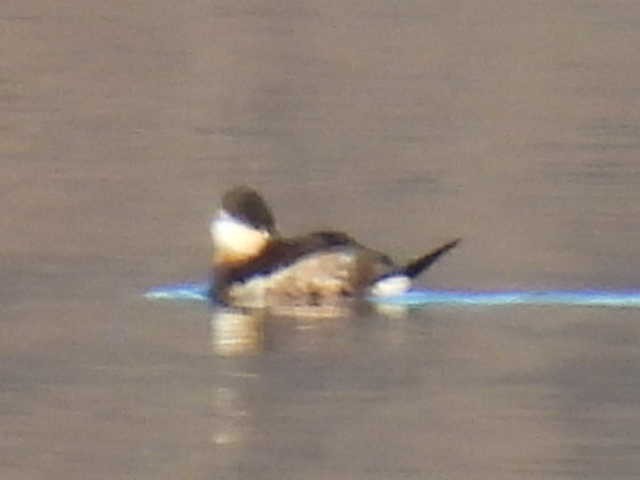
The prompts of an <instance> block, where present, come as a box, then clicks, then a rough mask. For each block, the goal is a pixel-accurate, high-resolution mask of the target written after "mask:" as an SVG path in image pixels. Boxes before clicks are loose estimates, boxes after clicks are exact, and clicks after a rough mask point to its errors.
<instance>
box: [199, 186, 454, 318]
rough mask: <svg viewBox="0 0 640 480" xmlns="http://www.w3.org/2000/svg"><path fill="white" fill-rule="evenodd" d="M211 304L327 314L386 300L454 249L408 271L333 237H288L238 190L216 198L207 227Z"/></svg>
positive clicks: (248, 193) (247, 191) (255, 196)
mask: <svg viewBox="0 0 640 480" xmlns="http://www.w3.org/2000/svg"><path fill="white" fill-rule="evenodd" d="M209 230H210V234H211V241H212V244H213V255H212V262H211V268H210V272H211V286H210V289H209V295H210V297H211V299H212V300H213V301H214V302H216V303H218V304H221V305H225V306H234V307H254V308H265V307H270V306H271V307H276V306H285V305H301V306H326V305H335V304H338V303H342V302H345V301H348V300H349V299H366V298H370V297H390V296H395V295H401V294H402V293H404V292H406V291H408V290H409V289H410V288H411V284H412V282H413V280H414V279H415V278H416V277H418V276H419V275H420V274H422V273H423V272H425V271H426V270H427V269H428V268H429V267H430V266H431V265H433V264H434V263H435V262H436V261H437V260H439V259H440V258H441V257H442V256H443V255H444V254H446V253H447V252H449V251H450V250H451V249H453V248H454V247H455V246H457V245H458V244H459V243H460V238H456V239H454V240H451V241H449V242H446V243H445V244H443V245H441V246H439V247H437V248H435V249H433V250H430V251H429V252H427V253H425V254H423V255H421V256H418V257H417V258H415V259H413V260H411V261H409V262H407V263H396V262H395V261H393V260H392V258H391V257H390V256H388V255H386V254H384V253H381V252H379V251H377V250H375V249H372V248H369V247H367V246H365V245H363V244H361V243H359V242H358V241H356V240H355V239H354V238H352V237H351V236H350V235H348V234H346V233H344V232H341V231H337V230H318V231H314V232H310V233H307V234H304V235H299V236H292V237H286V236H283V235H281V234H280V233H279V231H278V229H277V228H276V222H275V218H274V216H273V213H272V211H271V208H270V207H269V206H268V204H267V202H266V201H265V200H264V198H263V197H262V196H261V195H260V194H259V193H258V192H257V191H256V190H255V189H254V188H252V187H249V186H246V185H241V186H237V187H233V188H231V189H229V190H228V191H227V192H226V193H224V195H223V196H222V202H221V205H220V207H219V209H218V211H217V213H216V214H215V216H214V217H213V219H212V220H211V222H210V225H209Z"/></svg>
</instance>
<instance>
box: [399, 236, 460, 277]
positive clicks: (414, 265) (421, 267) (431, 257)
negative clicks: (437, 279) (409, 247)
mask: <svg viewBox="0 0 640 480" xmlns="http://www.w3.org/2000/svg"><path fill="white" fill-rule="evenodd" d="M458 243H460V239H459V238H456V239H455V240H453V241H451V242H448V243H445V244H444V245H442V246H441V247H438V248H436V249H435V250H433V251H431V252H429V253H427V254H425V255H423V256H422V257H420V258H417V259H415V260H413V261H411V262H409V263H408V264H406V265H405V266H403V267H401V268H400V269H399V270H398V271H397V272H396V274H400V275H405V276H407V277H409V278H415V277H417V276H418V275H420V274H421V273H422V272H424V271H425V270H426V269H428V268H429V267H430V266H431V265H433V264H434V263H435V262H436V261H437V260H438V259H439V258H440V257H441V256H442V255H444V254H445V253H447V252H448V251H449V250H451V249H452V248H453V247H455V246H456V245H458Z"/></svg>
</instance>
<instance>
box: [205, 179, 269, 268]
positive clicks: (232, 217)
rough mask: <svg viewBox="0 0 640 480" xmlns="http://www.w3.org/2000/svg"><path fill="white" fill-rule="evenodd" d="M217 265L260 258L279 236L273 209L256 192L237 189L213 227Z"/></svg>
mask: <svg viewBox="0 0 640 480" xmlns="http://www.w3.org/2000/svg"><path fill="white" fill-rule="evenodd" d="M209 229H210V231H211V239H212V240H213V247H214V256H213V261H214V265H224V264H234V263H242V262H244V261H247V260H249V259H251V258H253V257H255V256H257V255H259V254H260V252H262V251H263V250H264V248H265V247H266V246H267V244H268V243H269V241H270V240H271V238H272V236H273V235H275V233H276V228H275V221H274V219H273V214H272V213H271V209H270V208H269V207H268V206H267V203H266V202H265V201H264V199H263V198H262V197H261V196H260V194H258V192H256V191H255V190H254V189H252V188H250V187H246V186H241V187H235V188H232V189H231V190H229V191H227V192H226V193H225V194H224V196H223V197H222V205H221V207H220V209H219V210H218V213H217V214H216V216H215V217H214V219H213V220H212V221H211V224H210V226H209Z"/></svg>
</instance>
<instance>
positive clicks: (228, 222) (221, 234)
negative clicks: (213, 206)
mask: <svg viewBox="0 0 640 480" xmlns="http://www.w3.org/2000/svg"><path fill="white" fill-rule="evenodd" d="M209 230H210V232H211V239H212V240H213V245H214V248H215V249H216V250H219V251H220V252H225V253H229V254H231V255H235V256H253V255H256V254H258V253H259V252H260V251H261V250H262V249H263V248H264V246H265V245H266V243H267V240H268V239H269V232H267V231H266V230H260V229H257V228H253V227H251V226H250V225H247V224H246V223H244V222H242V221H240V220H237V219H235V218H234V217H233V216H231V215H229V214H228V213H227V212H225V211H224V210H221V211H220V212H219V213H218V215H216V217H215V218H214V219H213V220H212V221H211V224H210V225H209Z"/></svg>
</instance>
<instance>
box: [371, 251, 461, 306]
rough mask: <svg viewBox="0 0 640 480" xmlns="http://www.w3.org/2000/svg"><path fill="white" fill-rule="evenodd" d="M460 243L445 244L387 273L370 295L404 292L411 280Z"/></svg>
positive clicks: (383, 295)
mask: <svg viewBox="0 0 640 480" xmlns="http://www.w3.org/2000/svg"><path fill="white" fill-rule="evenodd" d="M458 243H460V239H459V238H456V239H455V240H453V241H451V242H448V243H445V244H444V245H442V246H441V247H438V248H436V249H435V250H432V251H431V252H429V253H427V254H425V255H423V256H421V257H419V258H417V259H415V260H413V261H411V262H409V263H407V264H406V265H403V266H401V267H399V268H396V269H395V270H392V271H391V272H387V273H385V274H384V275H382V276H381V277H379V278H378V279H377V280H376V281H375V282H373V285H372V287H371V290H370V292H371V294H372V295H374V296H381V297H386V296H393V295H399V294H401V293H403V292H406V291H407V290H408V289H409V287H411V280H412V279H413V278H415V277H417V276H418V275H420V274H421V273H422V272H424V271H425V270H426V269H428V268H429V267H430V266H431V265H433V264H434V263H435V262H436V261H437V260H438V259H439V258H440V257H441V256H442V255H444V254H445V253H447V252H448V251H449V250H451V249H452V248H453V247H455V246H456V245H458Z"/></svg>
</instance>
